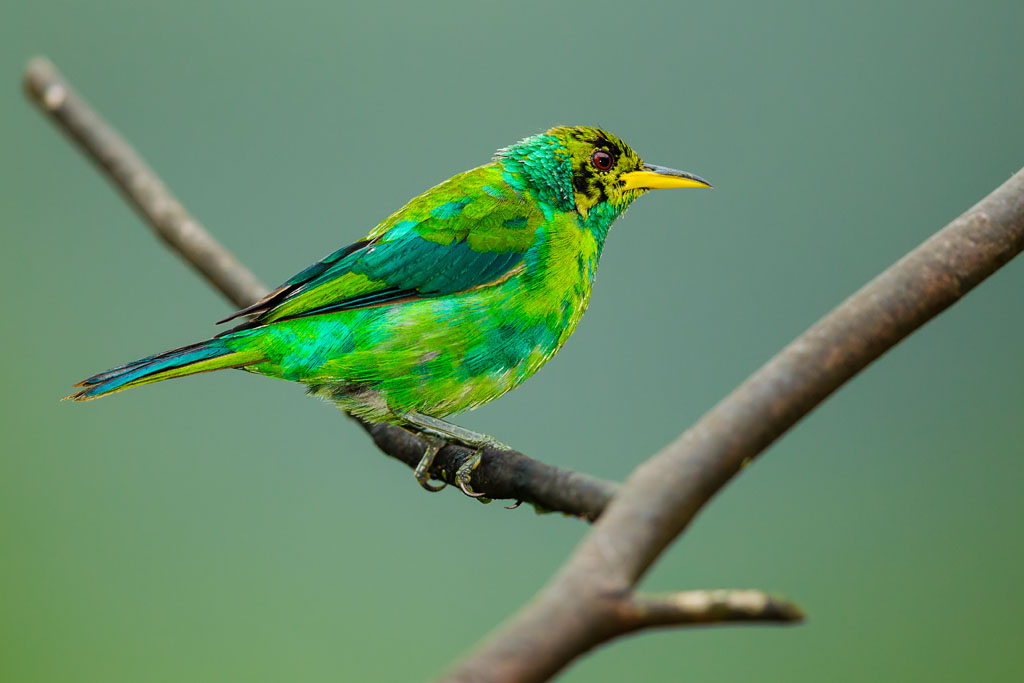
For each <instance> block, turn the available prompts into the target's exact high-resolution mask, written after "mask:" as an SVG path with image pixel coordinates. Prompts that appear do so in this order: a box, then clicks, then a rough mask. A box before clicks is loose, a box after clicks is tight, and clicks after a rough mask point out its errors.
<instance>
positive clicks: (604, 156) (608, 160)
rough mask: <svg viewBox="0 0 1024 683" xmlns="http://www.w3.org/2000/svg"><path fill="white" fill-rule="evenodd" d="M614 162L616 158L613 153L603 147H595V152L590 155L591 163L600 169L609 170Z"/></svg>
mask: <svg viewBox="0 0 1024 683" xmlns="http://www.w3.org/2000/svg"><path fill="white" fill-rule="evenodd" d="M614 162H615V159H613V158H612V155H611V154H609V153H608V152H606V151H605V150H603V149H595V150H594V153H593V154H591V155H590V163H591V164H593V165H594V168H596V169H597V170H598V171H607V170H608V169H610V168H611V167H612V164H613V163H614Z"/></svg>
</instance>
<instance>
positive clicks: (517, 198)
mask: <svg viewBox="0 0 1024 683" xmlns="http://www.w3.org/2000/svg"><path fill="white" fill-rule="evenodd" d="M678 187H710V184H708V183H707V182H706V181H705V180H703V179H701V178H700V177H698V176H696V175H693V174H691V173H685V172H683V171H676V170H673V169H670V168H664V167H661V166H654V165H651V164H645V163H644V162H643V161H642V160H641V159H640V157H639V156H638V155H637V154H636V153H635V152H634V151H633V150H632V149H630V148H629V146H627V145H626V144H625V143H624V142H622V141H621V140H619V139H618V138H617V137H615V136H614V135H611V134H610V133H607V132H605V131H603V130H600V129H598V128H591V127H587V126H571V127H570V126H560V127H556V128H552V129H551V130H549V131H547V132H545V133H542V134H540V135H535V136H533V137H528V138H526V139H524V140H522V141H520V142H518V143H516V144H514V145H512V146H510V147H506V148H504V149H501V150H498V152H497V153H496V154H495V156H494V158H493V160H492V161H491V162H490V163H488V164H485V165H483V166H480V167H478V168H474V169H472V170H470V171H466V172H465V173H460V174H459V175H457V176H455V177H453V178H451V179H449V180H446V181H445V182H443V183H441V184H440V185H438V186H437V187H434V188H433V189H430V190H427V191H426V192H424V193H423V194H421V195H420V196H418V197H416V198H415V199H413V200H412V201H410V202H409V203H408V204H406V205H405V206H404V207H402V208H401V209H400V210H399V211H398V212H396V213H394V214H393V215H392V216H390V217H389V218H388V219H387V220H385V221H384V222H383V223H381V224H380V225H378V226H377V227H376V228H374V229H373V230H372V231H371V232H370V234H369V235H367V236H366V237H365V238H364V239H362V240H359V241H358V242H355V243H353V244H350V245H348V246H346V247H342V248H341V249H339V250H337V251H335V252H334V253H332V254H329V255H328V256H326V257H325V258H323V259H321V260H319V261H317V262H316V263H314V264H313V265H311V266H309V267H308V268H306V269H305V270H303V271H302V272H300V273H299V274H297V275H295V276H294V277H292V278H291V279H289V280H288V281H287V282H285V283H284V284H282V285H281V286H280V287H278V288H277V289H275V290H273V291H272V292H270V293H269V294H267V295H266V296H265V297H264V298H263V299H261V300H260V301H258V302H256V303H255V304H253V305H251V306H249V307H247V308H245V309H243V310H241V311H238V312H237V313H235V314H234V315H232V316H230V317H229V318H226V319H224V320H221V321H219V322H221V323H223V322H227V321H229V320H233V319H235V318H239V317H245V318H247V321H246V322H244V323H242V324H241V325H239V326H237V327H235V328H233V329H231V330H228V331H226V332H223V333H221V334H219V335H217V336H216V337H214V338H212V339H208V340H206V341H201V342H198V343H196V344H190V345H188V346H183V347H181V348H178V349H174V350H172V351H167V352H165V353H161V354H158V355H155V356H149V357H148V358H143V359H142V360H137V361H135V362H134V363H128V364H127V365H122V366H120V367H117V368H114V369H112V370H108V371H106V372H102V373H100V374H98V375H94V376H92V377H90V378H88V379H86V380H84V381H82V382H80V383H79V384H77V385H76V387H80V390H79V391H78V392H77V393H75V394H73V395H71V396H69V397H68V398H71V399H74V400H76V401H86V400H89V399H94V398H98V397H100V396H104V395H106V394H111V393H114V392H117V391H121V390H123V389H128V388H130V387H136V386H139V385H142V384H149V383H151V382H159V381H162V380H165V379H171V378H174V377H184V376H186V375H194V374H197V373H200V372H209V371H211V370H221V369H223V368H239V369H242V370H246V371H248V372H254V373H258V374H261V375H267V376H268V377H276V378H280V379H286V380H291V381H293V382H301V383H303V384H305V385H306V386H307V387H308V391H309V393H310V394H313V395H316V396H320V397H323V398H325V399H328V400H330V401H333V402H334V403H336V404H337V405H338V406H339V407H340V408H341V409H342V410H344V411H346V412H348V413H350V414H352V415H355V416H357V417H360V418H362V419H364V420H367V421H370V422H387V423H391V424H395V425H400V426H402V427H404V428H406V429H410V430H414V431H416V432H418V433H419V434H420V435H421V436H423V438H424V439H425V440H426V442H427V444H428V447H427V449H426V451H425V453H424V455H423V458H422V460H421V462H420V463H419V466H418V467H417V468H416V479H417V481H419V483H420V484H421V485H422V486H423V487H424V488H427V489H428V490H431V491H436V490H440V489H441V488H444V487H443V485H442V486H434V485H432V484H430V482H429V478H430V466H431V463H432V461H433V459H434V456H435V455H436V454H437V452H438V451H439V450H440V449H441V448H442V447H443V446H444V445H445V443H446V442H457V443H461V444H464V445H466V446H469V447H470V448H473V449H475V451H476V454H475V455H474V457H473V458H470V459H468V460H467V462H466V463H465V464H464V465H463V466H462V467H461V468H460V469H459V471H458V472H457V473H456V481H457V483H458V484H459V487H460V488H461V489H462V490H463V492H464V493H466V494H467V495H472V496H478V495H481V494H477V493H475V492H473V490H472V489H471V488H470V477H471V475H472V472H473V470H474V469H475V468H476V467H477V466H478V465H479V463H480V453H481V451H482V449H483V448H485V447H498V448H504V447H503V446H502V445H501V444H499V443H498V442H496V441H495V440H494V439H491V438H490V437H488V436H485V435H483V434H478V433H476V432H472V431H470V430H468V429H464V428H462V427H459V426H457V425H454V424H451V423H450V422H447V421H445V419H444V418H446V417H448V416H450V415H454V414H456V413H460V412H462V411H464V410H471V409H473V408H476V407H477V406H480V405H483V404H484V403H487V402H489V401H493V400H494V399H496V398H498V397H499V396H501V395H502V394H504V393H505V392H507V391H509V390H510V389H513V388H515V387H516V386H518V385H519V384H520V383H522V382H523V380H525V379H526V378H528V377H530V376H531V375H533V374H534V373H535V372H537V370H539V369H540V367H541V366H542V365H544V364H545V363H546V362H547V361H548V360H549V359H550V358H551V357H552V356H554V355H555V353H557V352H558V350H559V349H560V348H561V347H562V345H563V344H564V343H565V341H566V340H567V339H568V338H569V335H570V334H572V332H573V330H574V329H576V324H577V323H578V322H579V320H580V317H581V316H582V315H583V311H584V310H586V308H587V303H588V301H589V300H590V292H591V287H592V285H593V282H594V274H595V272H596V270H597V263H598V259H599V258H600V256H601V250H602V248H603V247H604V242H605V238H606V237H607V235H608V228H609V227H610V226H611V224H612V223H613V222H614V221H615V219H616V218H618V217H619V216H620V215H621V214H622V212H623V211H625V210H626V207H628V206H629V205H630V204H631V203H632V202H633V200H635V199H636V198H637V197H639V196H641V195H642V194H644V193H646V192H647V191H648V190H651V189H658V188H678Z"/></svg>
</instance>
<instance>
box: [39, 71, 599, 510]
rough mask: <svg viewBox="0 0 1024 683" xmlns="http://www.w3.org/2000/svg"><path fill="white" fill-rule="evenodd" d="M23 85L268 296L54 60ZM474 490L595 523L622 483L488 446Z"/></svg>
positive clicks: (199, 245) (390, 449)
mask: <svg viewBox="0 0 1024 683" xmlns="http://www.w3.org/2000/svg"><path fill="white" fill-rule="evenodd" d="M24 85H25V92H26V93H27V94H28V96H29V98H30V99H31V100H32V101H33V102H35V103H36V104H37V105H39V107H40V108H41V109H42V110H43V111H45V112H46V113H47V114H49V115H50V118H51V119H52V120H53V121H54V122H55V123H56V124H57V127H58V128H59V129H60V130H62V131H64V132H65V133H66V134H67V135H68V136H69V137H70V138H71V139H72V140H74V141H75V142H76V143H77V144H78V147H79V149H80V150H81V151H82V152H83V153H84V154H85V156H86V157H87V158H89V159H91V160H92V161H93V162H95V163H96V165H97V166H98V167H99V169H100V170H101V171H102V172H103V174H104V175H105V176H106V177H107V179H108V180H110V182H111V183H112V184H113V185H114V187H116V188H117V189H118V190H119V191H120V192H121V194H122V195H123V196H124V197H125V198H126V199H127V200H128V202H129V203H130V204H131V205H132V206H134V207H135V210H136V211H137V212H138V214H139V215H140V216H141V217H142V219H143V220H144V221H145V222H146V223H147V224H149V226H150V227H151V228H153V231H154V232H155V233H156V235H157V236H158V237H160V239H161V240H163V241H164V243H166V244H167V246H168V247H170V249H171V250H172V251H173V252H175V253H176V254H177V255H178V256H180V257H181V258H182V259H183V260H185V261H186V262H187V263H188V264H189V265H191V266H192V267H193V268H195V270H196V271H197V272H198V273H199V274H200V275H201V276H202V277H203V278H204V279H205V280H206V281H207V282H208V283H210V284H211V285H212V286H213V287H214V288H215V289H217V290H218V291H219V292H220V293H221V294H223V295H224V297H225V298H226V299H227V300H228V301H230V302H231V303H232V304H234V305H235V306H237V307H238V308H245V307H246V306H248V305H249V304H251V303H253V302H255V301H257V300H258V299H260V298H261V297H262V296H263V295H264V294H266V293H267V288H266V287H264V286H263V284H262V283H261V282H260V281H259V280H258V279H257V278H256V276H255V275H253V274H252V273H251V272H249V270H248V269H247V268H246V267H245V266H244V265H242V264H241V263H240V262H239V261H238V259H236V258H235V257H234V256H233V255H232V254H231V252H229V251H228V250H227V249H225V248H224V247H223V246H222V245H221V244H220V243H219V242H217V240H215V239H214V238H213V237H211V236H210V234H209V233H208V232H207V231H206V229H205V228H203V226H202V224H200V223H199V221H198V220H196V219H195V218H194V217H193V216H192V215H190V214H189V213H188V211H186V210H185V207H184V206H182V204H181V202H179V201H178V199H177V198H176V197H175V196H174V195H173V194H171V192H170V190H168V189H167V187H166V186H165V185H164V184H163V182H161V181H160V179H159V178H158V177H157V175H156V174H155V173H154V172H153V171H152V169H150V168H149V166H147V165H146V162H144V161H143V160H142V158H141V157H140V156H139V155H138V154H137V153H136V152H135V150H134V149H132V147H131V145H129V144H128V143H127V142H126V141H125V140H124V139H123V138H122V137H121V136H120V135H119V134H118V133H117V131H115V130H114V129H113V128H112V127H111V126H110V124H108V123H107V122H106V121H104V120H103V118H102V117H101V116H100V115H99V114H97V113H96V112H95V111H94V110H93V109H92V108H91V107H90V106H89V105H88V103H87V102H86V101H85V100H84V99H83V98H82V97H81V96H79V95H78V94H77V93H76V92H75V91H74V90H73V89H72V88H71V86H70V85H68V83H67V82H66V81H65V80H64V78H63V77H62V76H61V74H60V73H59V72H58V71H57V68H56V67H55V66H54V65H53V64H52V63H51V62H50V61H49V60H47V59H44V58H41V57H40V58H36V59H33V60H32V61H31V62H29V64H28V66H27V67H26V69H25V73H24ZM356 422H358V423H359V424H360V425H361V426H362V427H363V429H365V430H366V431H367V433H369V434H370V436H371V437H372V438H373V441H374V443H376V444H377V447H378V448H380V449H381V450H382V451H383V452H384V453H385V454H386V455H389V456H391V457H393V458H395V459H397V460H399V461H401V462H404V463H405V464H406V465H408V466H410V467H415V466H416V464H417V463H418V462H419V459H420V456H421V455H422V454H423V450H424V447H425V444H424V443H423V442H422V441H421V440H420V439H419V438H417V437H416V436H413V435H412V434H410V433H408V432H406V431H405V430H403V429H401V428H399V427H394V426H391V425H384V424H370V423H366V422H362V421H360V420H356ZM471 454H472V451H470V450H469V449H467V448H463V447H461V446H455V445H451V446H447V447H445V448H444V449H443V450H442V451H441V452H440V453H438V455H437V458H436V459H435V464H434V467H433V468H432V469H431V471H432V472H434V473H437V475H438V476H439V478H441V479H442V480H443V481H446V482H448V483H449V484H454V483H455V472H456V471H457V470H458V468H459V465H461V464H462V462H463V461H464V460H466V459H467V458H468V457H469V456H470V455H471ZM473 488H474V489H475V490H477V491H482V492H483V493H485V494H486V495H487V497H488V498H493V499H512V500H517V501H520V500H521V501H524V502H528V503H531V504H533V505H535V506H537V507H538V508H540V509H542V510H546V511H553V512H562V513H565V514H567V515H573V516H576V517H581V518H583V519H586V520H590V521H593V520H595V519H597V517H598V515H600V514H601V511H602V510H604V508H605V506H606V505H607V504H608V501H609V500H610V499H611V497H612V496H613V495H614V494H615V491H616V490H617V488H618V484H616V483H614V482H610V481H605V480H603V479H599V478H597V477H592V476H590V475H588V474H583V473H582V472H574V471H572V470H566V469H562V468H560V467H553V466H551V465H546V464H544V463H542V462H538V461H537V460H533V459H532V458H529V457H527V456H525V455H523V454H522V453H519V452H516V451H497V450H491V449H488V450H487V451H486V452H485V453H484V459H483V462H482V463H481V465H480V467H478V468H477V469H476V471H475V472H474V473H473Z"/></svg>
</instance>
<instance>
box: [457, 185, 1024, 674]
mask: <svg viewBox="0 0 1024 683" xmlns="http://www.w3.org/2000/svg"><path fill="white" fill-rule="evenodd" d="M1022 249H1024V169H1022V170H1021V171H1018V172H1017V173H1016V174H1015V175H1014V176H1013V177H1011V178H1010V179H1009V180H1007V181H1006V182H1005V183H1004V184H1003V185H1001V186H1000V187H999V188H997V189H996V190H995V191H994V192H992V193H991V194H990V195H989V196H988V197H986V198H985V199H983V200H982V201H981V202H979V203H978V204H976V205H975V206H974V207H973V208H971V209H970V210H968V211H967V212H966V213H965V214H963V215H962V216H960V217H959V218H957V219H956V220H954V221H953V222H952V223H950V224H949V225H947V226H946V227H945V228H943V229H942V230H941V231H939V232H938V233H936V234H935V235H933V236H932V237H931V238H929V239H928V240H926V241H925V242H924V243H923V244H921V245H920V246H919V247H917V248H916V249H914V250H913V251H912V252H910V253H909V254H907V255H906V256H904V257H903V258H902V259H900V260H899V261H898V262H897V263H896V264H895V265H893V266H891V267H890V268H889V269H887V270H886V271H885V272H883V273H882V274H881V275H879V276H878V277H876V278H875V279H874V280H872V281H871V282H869V283H868V284H867V285H865V286H864V287H863V288H861V289H860V291H858V292H857V293H855V294H854V295H853V296H851V297H850V298H849V299H847V300H846V301H844V302H843V303H842V304H840V305H839V306H838V307H836V308H835V309H834V310H833V311H832V312H831V313H829V314H828V315H826V316H825V317H824V318H822V319H821V320H820V321H818V322H817V323H816V324H814V325H813V326H812V327H811V328H810V329H808V330H807V331H806V332H804V333H803V334H802V335H800V336H799V337H797V339H796V340H794V341H793V342H792V343H790V344H789V345H788V346H787V347H786V348H784V349H783V350H782V351H781V352H779V354H778V355H776V356H775V357H774V358H772V359H771V360H769V361H768V362H767V363H766V364H765V365H764V366H763V367H762V368H761V369H760V370H758V371H757V372H755V373H754V374H753V375H752V376H751V377H750V378H748V379H747V380H746V381H745V382H744V383H743V384H741V385H740V386H739V387H738V388H737V389H736V390H734V391H733V392H732V393H731V394H729V395H728V396H727V397H726V398H725V399H723V400H722V401H721V402H720V403H719V404H718V405H716V406H715V407H714V408H712V409H711V410H710V411H709V412H708V413H706V414H705V415H704V416H703V417H701V418H700V420H698V421H697V423H696V424H695V425H693V426H692V427H691V428H690V429H688V430H687V431H686V432H684V433H683V434H682V435H681V436H680V437H679V438H677V439H676V440H675V441H674V442H673V443H671V444H669V445H668V446H667V447H665V448H664V449H663V450H662V451H661V452H660V453H658V454H656V455H655V456H654V457H652V458H651V459H650V460H648V461H647V462H645V463H643V464H642V465H641V466H640V467H638V468H637V469H636V470H635V471H634V472H633V474H632V475H630V477H629V478H628V479H627V480H626V482H625V483H624V484H623V487H622V489H621V490H620V491H619V493H618V494H617V495H616V496H615V498H614V499H613V500H612V502H611V504H610V505H609V506H608V509H607V510H605V512H604V514H603V515H602V516H601V518H600V519H598V520H597V522H596V523H595V524H594V526H593V528H592V529H591V531H590V533H589V534H588V535H587V537H586V538H585V539H584V540H583V542H582V543H580V545H579V546H578V547H577V548H576V550H575V552H574V553H573V555H572V556H571V557H570V558H569V560H568V561H567V562H566V564H565V565H564V566H563V567H562V568H561V569H560V570H559V571H558V573H557V574H556V575H555V576H554V578H553V579H552V580H551V581H550V582H549V583H548V585H547V586H545V587H544V588H543V589H542V591H541V592H540V594H539V595H538V596H537V597H535V598H534V599H533V600H531V601H530V602H529V603H528V604H527V605H526V606H525V607H524V608H523V609H522V610H521V611H520V612H519V614H517V615H516V616H514V617H513V618H512V619H511V620H510V621H509V622H507V623H506V624H505V625H504V626H503V627H502V628H500V629H499V630H498V631H496V632H495V633H493V634H492V635H491V636H489V637H488V638H487V639H486V640H485V641H484V642H483V643H482V644H481V645H480V646H479V647H478V648H477V649H476V650H475V651H473V652H472V653H471V654H470V655H469V656H468V657H467V658H466V659H465V660H464V661H463V662H462V663H461V664H460V665H459V666H458V667H457V668H455V669H454V670H453V671H452V672H451V673H450V674H449V675H448V676H447V678H446V679H445V680H447V681H516V682H517V683H527V682H532V681H544V680H547V679H548V678H550V677H551V676H553V675H554V674H555V673H556V672H558V671H559V670H560V669H561V668H563V667H564V666H566V665H567V664H568V663H569V662H570V661H572V660H573V659H574V658H576V657H578V656H579V655H581V654H583V653H584V652H586V651H588V650H589V649H590V648H592V647H594V646H596V645H598V644H600V643H602V642H605V641H606V640H608V639H609V637H612V636H614V635H615V630H614V628H613V626H614V625H615V624H617V623H618V619H619V617H618V615H617V614H616V613H615V611H614V609H611V608H610V607H609V605H608V602H607V600H605V599H604V598H603V596H607V595H610V594H628V592H629V591H630V590H631V589H632V587H633V586H635V585H636V583H637V582H638V581H639V580H640V578H641V577H642V576H643V575H644V573H645V572H646V571H647V569H648V568H650V566H651V564H652V563H653V562H654V560H655V559H656V558H657V557H658V556H659V555H660V554H661V553H662V552H663V551H664V550H665V548H666V547H667V546H668V545H669V543H671V542H672V540H673V539H675V538H676V537H677V536H678V535H679V534H680V533H682V531H683V530H684V529H685V528H686V527H687V525H688V524H689V523H690V522H691V521H692V520H693V518H694V516H695V515H696V514H697V512H698V511H699V510H700V509H701V508H702V507H703V506H704V504H705V503H707V502H708V500H709V499H710V498H711V497H712V496H713V495H714V494H715V493H717V492H718V491H719V490H720V489H721V488H722V487H723V486H725V484H726V483H728V482H729V480H730V479H731V478H732V477H733V476H734V475H735V474H736V473H737V472H739V471H740V469H741V468H742V467H743V466H744V465H745V464H747V463H748V462H750V461H751V460H752V459H753V458H755V457H756V456H757V455H759V454H760V453H761V452H762V451H764V449H766V448H767V447H768V446H769V445H770V444H771V443H772V442H774V441H775V440H776V439H777V438H779V437H780V436H781V435H782V434H783V433H785V432H786V431H787V430H788V429H789V428H790V427H792V426H793V425H794V424H796V423H797V421H799V420H800V419H801V418H802V417H804V416H805V415H807V413H809V412H810V411H811V410H812V409H814V407H815V406H817V405H818V404H819V403H821V402H822V401H823V400H825V398H826V397H828V395H829V394H831V393H832V392H833V391H835V390H836V389H837V388H839V387H840V386H841V385H842V384H843V383H845V382H846V381H847V380H849V379H850V378H851V377H853V376H854V375H856V374H857V373H858V372H860V371H861V370H863V369H864V368H865V367H866V366H867V365H868V364H869V363H871V362H872V361H873V360H875V359H877V358H878V357H879V356H881V355H882V354H883V353H885V352H886V351H888V350H889V349H890V348H892V347H893V346H895V345H896V344H897V343H898V342H899V341H900V340H902V339H903V338H905V337H906V336H908V335H909V334H911V333H912V332H913V331H914V330H916V329H917V328H919V327H920V326H921V325H923V324H924V323H926V322H927V321H928V320H930V319H932V318H933V317H935V316H936V315H938V314H939V313H941V312H942V311H944V310H945V309H946V308H948V307H949V306H951V305H952V304H953V303H955V302H956V301H957V300H958V299H960V297H962V296H964V295H965V294H966V293H967V292H968V291H970V290H971V289H972V288H973V287H975V286H976V285H977V284H978V283H980V282H981V281H982V280H984V279H985V278H986V277H988V276H989V275H991V274H992V273H993V272H995V271H996V270H997V269H998V268H1000V267H1001V266H1003V265H1004V264H1006V263H1007V262H1008V261H1010V259H1012V258H1013V257H1014V256H1016V255H1017V254H1019V253H1020V252H1021V250H1022ZM524 653H529V656H524Z"/></svg>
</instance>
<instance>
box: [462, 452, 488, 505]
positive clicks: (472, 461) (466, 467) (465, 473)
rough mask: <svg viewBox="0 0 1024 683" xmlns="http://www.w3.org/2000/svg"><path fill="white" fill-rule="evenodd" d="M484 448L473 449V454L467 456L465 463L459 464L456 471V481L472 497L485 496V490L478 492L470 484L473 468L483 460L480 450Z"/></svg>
mask: <svg viewBox="0 0 1024 683" xmlns="http://www.w3.org/2000/svg"><path fill="white" fill-rule="evenodd" d="M482 450H483V449H482V448H478V449H477V450H475V451H473V455H471V456H469V457H468V458H466V459H465V460H464V461H463V463H462V464H461V465H459V469H458V470H456V472H455V483H456V484H458V485H459V488H460V489H461V490H462V492H463V493H465V494H466V495H467V496H469V497H470V498H483V497H484V493H483V492H481V493H477V492H476V491H474V490H473V489H472V487H471V486H470V485H469V482H470V479H471V478H472V476H473V470H475V469H476V468H477V467H479V466H480V462H481V461H482V460H483V458H482V457H481V456H480V452H481V451H482Z"/></svg>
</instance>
